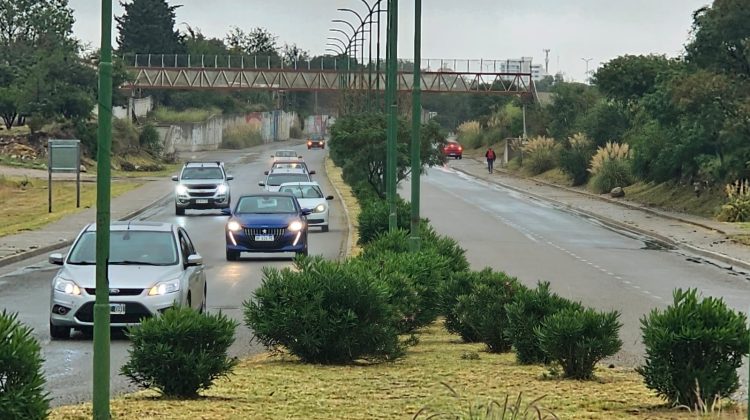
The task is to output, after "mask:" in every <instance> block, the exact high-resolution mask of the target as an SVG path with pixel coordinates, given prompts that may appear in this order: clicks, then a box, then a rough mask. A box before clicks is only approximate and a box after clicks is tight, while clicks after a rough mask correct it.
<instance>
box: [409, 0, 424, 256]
mask: <svg viewBox="0 0 750 420" xmlns="http://www.w3.org/2000/svg"><path fill="white" fill-rule="evenodd" d="M421 62H422V0H414V82H413V84H412V101H411V102H412V110H411V238H410V242H409V246H410V249H411V251H412V252H417V251H419V248H420V247H421V240H420V238H419V190H420V185H419V184H420V181H421V179H420V178H421V175H422V162H421V161H420V159H419V152H420V149H421V147H420V146H421V139H420V130H421V129H422V87H421V80H420V78H421V71H420V65H421Z"/></svg>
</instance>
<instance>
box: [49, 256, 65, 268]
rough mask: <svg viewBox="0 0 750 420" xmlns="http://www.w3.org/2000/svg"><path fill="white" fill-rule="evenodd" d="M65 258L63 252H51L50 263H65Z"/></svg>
mask: <svg viewBox="0 0 750 420" xmlns="http://www.w3.org/2000/svg"><path fill="white" fill-rule="evenodd" d="M64 259H65V257H63V254H50V256H49V263H50V264H55V265H63V260H64Z"/></svg>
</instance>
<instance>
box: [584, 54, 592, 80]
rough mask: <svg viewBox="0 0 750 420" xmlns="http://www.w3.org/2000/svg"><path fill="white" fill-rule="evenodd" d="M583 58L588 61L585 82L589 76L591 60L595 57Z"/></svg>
mask: <svg viewBox="0 0 750 420" xmlns="http://www.w3.org/2000/svg"><path fill="white" fill-rule="evenodd" d="M581 60H583V61H585V62H586V73H585V74H584V80H583V81H584V82H586V79H587V78H588V77H589V61H591V60H593V58H581Z"/></svg>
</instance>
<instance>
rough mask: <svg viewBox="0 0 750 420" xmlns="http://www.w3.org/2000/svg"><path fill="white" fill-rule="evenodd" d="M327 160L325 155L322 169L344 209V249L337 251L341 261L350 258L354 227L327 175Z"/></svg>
mask: <svg viewBox="0 0 750 420" xmlns="http://www.w3.org/2000/svg"><path fill="white" fill-rule="evenodd" d="M329 159H330V157H329V156H328V155H326V157H325V158H324V159H323V168H324V169H325V171H326V177H328V182H330V183H331V186H333V190H334V191H336V195H337V196H338V197H339V202H340V203H341V207H343V208H344V217H345V218H346V229H347V234H346V245H345V248H344V249H342V250H341V251H339V257H340V258H342V259H343V258H347V257H350V256H351V254H352V244H353V243H354V226H352V218H351V215H350V214H349V209H348V208H347V207H346V202H344V196H343V195H342V194H341V191H339V189H338V187H336V183H335V182H333V180H332V179H331V175H330V174H329V173H328V161H329ZM331 165H333V162H331Z"/></svg>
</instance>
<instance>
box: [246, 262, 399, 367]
mask: <svg viewBox="0 0 750 420" xmlns="http://www.w3.org/2000/svg"><path fill="white" fill-rule="evenodd" d="M263 274H264V278H263V283H262V284H261V286H260V287H259V288H258V289H257V290H256V291H255V292H254V296H253V298H252V299H250V300H247V301H245V302H244V304H243V305H244V314H245V323H246V324H247V326H248V327H249V328H250V329H252V330H253V332H254V333H255V338H256V339H257V340H258V341H260V342H261V343H262V344H264V345H265V346H267V347H269V348H277V347H284V348H286V349H287V350H288V351H289V352H290V353H291V354H293V355H295V356H297V357H299V358H300V360H302V361H303V362H307V363H329V364H330V363H351V362H353V361H355V360H358V359H371V360H393V359H396V358H398V357H400V356H402V355H403V348H402V345H401V344H400V343H399V339H398V330H397V329H396V324H397V322H398V313H397V311H396V309H395V308H394V307H393V305H391V304H390V303H389V302H388V298H389V290H388V287H387V286H386V285H385V284H383V283H382V282H379V281H377V280H376V279H375V277H374V276H373V274H372V273H371V272H370V270H369V268H368V267H363V266H362V265H361V264H356V263H352V262H343V263H340V262H334V261H325V260H323V259H321V258H308V259H302V260H300V261H298V266H297V270H291V269H288V268H287V269H283V270H278V269H275V268H270V267H266V268H264V270H263Z"/></svg>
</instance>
